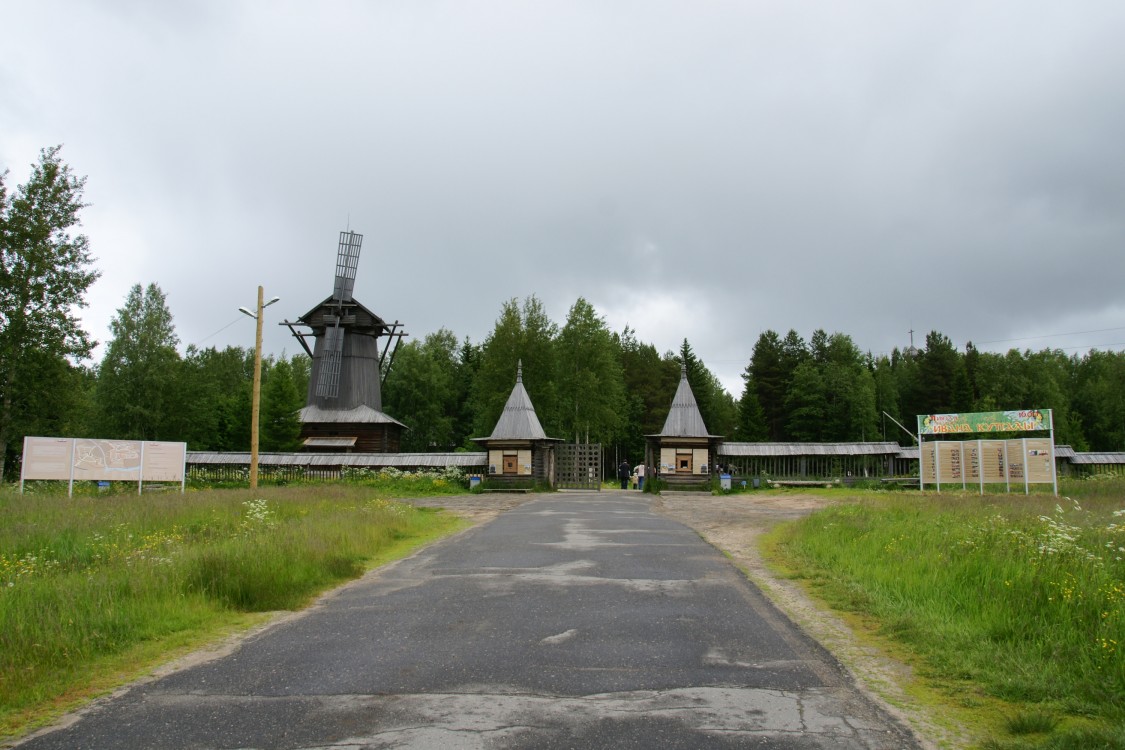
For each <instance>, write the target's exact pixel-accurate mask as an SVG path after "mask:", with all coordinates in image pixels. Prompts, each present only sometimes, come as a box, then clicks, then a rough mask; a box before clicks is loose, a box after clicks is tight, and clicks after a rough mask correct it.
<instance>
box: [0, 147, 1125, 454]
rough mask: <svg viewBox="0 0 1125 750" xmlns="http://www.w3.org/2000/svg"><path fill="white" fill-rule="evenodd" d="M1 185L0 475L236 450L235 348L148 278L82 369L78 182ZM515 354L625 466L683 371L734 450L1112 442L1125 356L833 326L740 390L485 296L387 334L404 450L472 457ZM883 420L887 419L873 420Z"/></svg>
mask: <svg viewBox="0 0 1125 750" xmlns="http://www.w3.org/2000/svg"><path fill="white" fill-rule="evenodd" d="M6 176H7V173H6V172H5V173H3V174H0V254H2V267H0V473H3V471H4V464H3V462H5V461H10V459H12V458H14V457H16V456H17V455H18V451H19V448H20V447H21V445H22V438H23V436H24V435H79V436H83V435H84V436H98V437H114V438H120V439H146V440H174V441H184V442H187V443H188V447H189V449H191V450H215V451H240V450H247V449H248V447H249V442H250V400H251V381H252V374H253V350H252V349H249V348H242V347H227V348H225V349H221V350H220V349H216V348H214V347H210V348H203V349H201V348H198V347H195V346H189V347H187V348H186V350H184V351H183V353H181V352H180V342H179V339H178V337H177V335H176V332H175V326H174V322H173V316H172V313H171V311H170V310H169V309H168V306H167V301H166V299H165V296H164V293H163V292H162V291H161V289H160V288H159V286H158V285H156V284H149V285H148V286H147V287H142V286H141V285H136V286H134V287H133V288H132V289H131V290H130V291H129V293H128V295H127V296H126V299H125V300H124V303H123V304H122V306H121V308H119V309H118V310H117V314H116V316H115V317H114V319H113V321H112V323H111V326H110V332H111V334H112V338H111V339H110V341H108V342H107V344H106V347H105V350H104V355H103V357H102V359H101V361H100V362H97V363H89V362H88V359H89V356H90V353H91V351H92V349H93V347H94V342H93V340H92V339H91V337H90V336H89V334H88V333H87V332H86V331H84V330H83V329H82V327H81V324H80V321H79V320H78V318H77V317H76V315H75V310H77V309H80V308H81V307H82V306H84V304H85V293H86V290H87V289H88V288H89V286H90V285H91V284H92V283H93V282H94V280H96V279H97V278H98V275H99V272H98V271H97V270H96V269H94V268H93V258H92V255H91V253H90V251H89V247H88V241H87V239H86V237H85V236H83V235H81V234H78V233H76V232H75V229H76V227H77V226H78V213H79V211H80V210H81V208H83V207H84V204H83V202H82V191H83V188H84V185H85V178H79V177H76V176H75V175H74V174H73V173H72V171H71V169H70V167H69V166H67V165H66V164H65V163H64V162H62V160H61V159H60V157H59V149H58V147H55V148H51V149H44V151H43V152H42V153H41V154H40V159H39V162H38V164H36V165H34V166H33V170H32V174H31V176H30V178H29V180H28V181H27V183H25V184H24V185H20V186H18V187H17V188H16V189H15V190H14V191H13V194H12V195H11V196H9V195H8V194H7V191H6V188H5V178H6ZM519 363H522V367H523V382H524V386H525V387H526V389H527V391H528V394H529V395H530V397H531V399H532V402H533V403H534V405H535V408H536V413H537V415H538V417H539V420H540V422H541V423H542V424H543V427H544V429H545V430H546V432H547V434H548V435H550V436H551V437H558V438H562V439H565V440H568V441H581V442H587V441H588V442H591V443H594V442H597V443H605V444H613V445H617V446H618V447H619V448H620V449H621V450H622V451H624V452H625V454H626V455H630V456H636V457H639V456H640V455H641V451H643V447H644V442H645V436H646V435H651V434H656V433H658V432H659V431H660V429H661V427H662V426H663V424H664V420H665V418H666V416H667V414H668V409H669V407H670V405H671V401H672V397H673V395H674V393H675V390H676V387H677V385H678V382H679V380H680V373H681V368H686V372H687V377H688V380H689V382H690V384H691V386H692V391H693V392H694V394H695V397H696V400H697V401H698V403H699V409H700V412H701V414H702V416H703V419H704V423H705V424H706V425H707V427H708V430H709V431H710V432H711V433H712V434H715V435H723V436H725V437H727V438H728V439H733V440H742V441H802V442H838V441H862V440H882V439H889V440H896V441H898V442H901V443H903V444H909V443H910V442H911V438H910V436H909V435H907V434H906V432H905V431H904V430H903V429H902V428H900V427H898V426H896V425H894V421H897V422H899V423H901V424H902V425H904V426H905V427H906V428H908V429H910V430H913V428H914V426H915V415H917V414H930V413H948V412H965V411H994V410H1004V409H1016V408H1049V409H1052V410H1054V416H1055V426H1056V439H1057V440H1058V441H1059V442H1062V443H1069V444H1071V445H1073V446H1074V447H1075V448H1076V449H1078V450H1104V451H1110V450H1122V449H1123V448H1125V353H1122V352H1101V351H1090V352H1087V353H1085V354H1081V355H1079V354H1074V355H1066V354H1064V353H1063V352H1062V351H1060V350H1057V349H1054V350H1052V349H1045V350H1042V351H1039V352H1032V351H1030V350H1027V351H1023V352H1021V351H1018V350H1014V349H1013V350H1011V351H1009V352H1007V353H1006V354H997V353H989V352H981V351H979V350H978V349H977V348H976V347H974V346H973V345H972V344H971V343H968V344H966V345H965V347H964V349H963V350H959V349H958V348H957V347H955V346H954V344H953V342H952V341H951V340H950V339H949V338H948V337H947V336H945V335H943V334H941V333H939V332H937V331H934V332H931V333H930V334H929V335H928V336H927V337H926V342H925V346H924V347H923V348H922V349H919V350H914V349H913V348H910V349H906V350H902V351H900V350H898V349H896V350H894V351H893V352H891V353H890V354H881V355H877V356H876V355H873V354H871V353H870V352H867V353H865V352H863V351H861V350H860V349H859V347H858V346H857V345H856V344H855V342H854V341H853V340H852V338H851V337H850V336H848V335H846V334H843V333H832V334H829V333H827V332H826V331H824V330H817V331H814V332H813V333H812V334H811V336H810V338H809V339H808V340H807V341H806V340H805V339H804V338H802V337H801V336H800V335H799V334H798V333H797V332H796V331H792V330H791V331H789V332H787V333H786V335H785V336H784V337H782V336H780V335H779V334H778V333H777V332H775V331H765V332H763V333H761V334H760V335H759V336H758V339H757V341H756V342H755V344H754V347H753V351H752V354H751V356H750V359H749V362H748V363H747V365H746V368H745V370H744V372H743V376H742V378H743V389H742V393H741V394H740V395H739V398H738V399H737V400H736V399H735V398H734V396H732V395H731V394H730V393H728V392H727V391H726V390H725V389H724V388H723V387H722V385H721V383H720V382H719V380H718V378H716V377H715V375H714V373H712V372H711V371H710V370H709V369H708V368H707V367H706V365H705V364H704V363H703V362H701V361H700V360H699V358H698V357H697V356H696V355H695V353H694V351H693V349H692V347H691V344H690V342H689V341H688V340H687V339H684V340H683V342H682V343H681V345H680V347H679V349H678V350H677V351H665V352H663V353H661V352H659V351H658V350H657V349H656V348H655V346H653V345H652V344H650V343H646V342H643V341H640V340H639V339H638V338H637V336H636V333H635V331H633V330H632V329H630V328H626V329H625V330H623V331H619V332H618V331H611V330H610V329H609V328H608V326H607V324H606V321H605V319H604V318H603V317H601V316H600V315H598V313H597V311H596V310H595V308H594V307H593V305H591V304H590V303H589V302H588V301H587V300H585V299H583V298H579V299H578V300H576V301H575V303H574V305H573V306H572V307H571V308H570V310H569V311H568V313H567V315H566V319H565V320H564V321H562V322H561V325H560V324H559V323H557V322H555V321H553V320H551V319H550V317H549V316H548V315H547V313H546V311H545V309H544V307H543V304H542V302H540V300H539V299H538V298H537V297H535V296H529V297H527V298H525V299H524V300H522V302H521V301H519V300H516V299H511V300H508V301H506V302H504V303H503V304H502V305H501V308H500V313H499V316H498V317H497V319H496V323H495V325H494V327H493V329H492V331H491V332H490V333H489V334H488V335H487V336H486V337H485V339H484V340H483V341H481V342H479V343H474V342H472V341H471V340H469V339H468V338H467V337H466V338H463V339H462V338H459V337H458V336H457V335H456V334H455V333H454V332H452V331H450V330H447V329H441V330H439V331H436V332H433V333H430V334H428V335H426V336H424V337H423V338H421V339H414V340H411V341H408V342H405V343H404V344H403V345H402V346H401V347H400V348H399V350H398V353H397V356H396V358H395V361H394V365H393V367H392V368H390V370H389V371H388V372H387V373H386V380H385V383H384V389H383V411H385V412H386V413H388V414H390V415H391V416H393V417H394V418H396V419H398V420H399V421H401V422H403V423H404V424H406V425H407V426H408V427H409V429H408V430H407V431H406V433H405V434H404V435H403V440H402V450H403V451H453V450H462V449H469V450H475V449H476V448H477V446H476V444H475V443H473V442H472V440H471V439H472V438H474V437H487V436H488V435H489V434H490V433H491V431H492V428H493V426H494V425H495V424H496V421H497V419H498V418H499V415H500V412H501V410H502V408H503V405H504V402H505V401H506V399H507V397H508V395H509V393H510V392H511V390H512V387H513V385H514V383H515V377H516V369H517V365H518V364H519ZM309 364H310V362H309V359H308V357H307V356H306V355H305V354H304V353H300V354H296V355H292V356H286V355H285V354H284V353H283V354H282V355H280V356H268V357H266V358H265V359H264V362H263V378H262V394H261V399H262V400H261V442H260V445H261V449H262V450H263V451H290V450H296V449H297V448H298V447H299V445H298V435H299V432H300V424H299V423H298V422H297V417H296V412H297V410H298V409H300V408H301V407H302V406H304V403H305V396H306V393H307V388H308V377H309ZM888 417H889V418H890V420H889V419H888Z"/></svg>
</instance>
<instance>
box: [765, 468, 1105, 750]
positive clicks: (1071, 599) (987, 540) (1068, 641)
mask: <svg viewBox="0 0 1125 750" xmlns="http://www.w3.org/2000/svg"><path fill="white" fill-rule="evenodd" d="M1061 492H1063V493H1066V494H1068V495H1069V498H1059V499H1057V500H1056V498H1054V497H1051V496H1042V495H1033V496H1031V497H1025V496H1023V495H1013V496H985V497H983V498H982V497H979V496H976V495H970V494H966V495H937V494H934V493H917V492H913V493H909V494H888V493H878V494H877V495H872V496H868V497H861V498H858V499H855V500H851V501H848V502H845V503H842V504H839V505H835V506H833V507H830V508H827V509H825V510H823V511H820V512H818V513H815V514H813V515H812V516H809V517H807V518H805V519H802V520H800V521H795V522H792V523H789V524H785V525H782V526H779V527H777V528H776V529H775V530H774V531H773V532H772V534H771V535H770V537H769V539H768V541H767V543H766V545H765V548H766V553H767V555H770V556H772V558H773V560H774V561H775V562H776V563H778V564H780V565H781V566H782V567H783V568H784V569H785V570H787V571H789V573H788V574H789V575H790V576H791V577H794V578H798V579H802V580H803V582H804V583H805V584H806V585H807V587H808V588H809V589H810V590H811V592H812V593H814V594H815V595H817V596H818V597H819V598H821V599H823V600H824V601H825V602H827V603H828V604H830V605H831V606H833V607H834V608H837V609H839V610H841V611H843V612H846V613H850V614H851V615H853V616H858V617H859V618H862V619H863V620H865V621H868V622H871V623H875V624H876V625H877V629H876V637H878V638H881V639H884V640H886V641H888V642H891V643H893V644H894V645H895V650H896V651H898V650H900V649H901V648H903V647H905V648H906V649H908V650H909V652H910V653H912V654H914V655H916V657H917V663H916V664H915V665H914V666H915V668H916V671H917V672H918V673H919V674H920V675H921V676H922V678H923V680H924V682H926V683H927V684H928V685H929V686H930V687H931V688H932V689H934V690H936V691H938V692H939V693H943V694H944V695H945V696H946V698H947V700H946V705H947V706H955V708H956V710H957V711H958V712H960V713H962V714H963V715H964V716H965V717H966V718H967V719H968V721H966V722H965V723H967V724H968V725H970V726H973V727H976V728H977V729H978V730H979V735H978V741H979V742H980V743H982V744H981V746H982V747H988V748H1013V749H1014V748H1068V747H1084V748H1103V747H1104V748H1125V562H1123V558H1125V510H1123V509H1125V484H1123V483H1122V482H1120V481H1117V482H1100V483H1090V482H1068V483H1064V485H1063V487H1062V488H1061Z"/></svg>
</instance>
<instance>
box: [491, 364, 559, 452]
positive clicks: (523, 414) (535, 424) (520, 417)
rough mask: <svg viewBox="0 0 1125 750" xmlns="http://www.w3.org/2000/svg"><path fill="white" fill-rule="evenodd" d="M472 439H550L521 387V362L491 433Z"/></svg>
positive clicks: (525, 391) (529, 398)
mask: <svg viewBox="0 0 1125 750" xmlns="http://www.w3.org/2000/svg"><path fill="white" fill-rule="evenodd" d="M473 439H474V440H550V438H548V437H547V433H546V432H544V431H543V426H542V425H541V424H539V417H538V416H536V414H535V407H534V406H532V405H531V397H530V396H528V395H527V389H525V388H524V387H523V364H522V363H521V364H520V365H519V367H518V368H517V370H516V384H515V386H514V387H513V388H512V393H511V395H509V396H508V402H507V403H506V404H504V411H503V412H501V413H500V419H499V420H498V421H497V422H496V427H495V428H493V430H492V434H491V435H489V436H488V437H486V438H473Z"/></svg>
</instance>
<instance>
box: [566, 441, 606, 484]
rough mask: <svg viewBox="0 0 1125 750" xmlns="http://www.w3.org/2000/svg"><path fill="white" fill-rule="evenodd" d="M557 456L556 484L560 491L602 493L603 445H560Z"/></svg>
mask: <svg viewBox="0 0 1125 750" xmlns="http://www.w3.org/2000/svg"><path fill="white" fill-rule="evenodd" d="M555 456H556V463H555V470H556V471H555V484H556V486H557V487H558V488H559V489H560V490H598V491H599V492H600V491H601V489H602V446H601V443H560V444H559V445H557V446H555Z"/></svg>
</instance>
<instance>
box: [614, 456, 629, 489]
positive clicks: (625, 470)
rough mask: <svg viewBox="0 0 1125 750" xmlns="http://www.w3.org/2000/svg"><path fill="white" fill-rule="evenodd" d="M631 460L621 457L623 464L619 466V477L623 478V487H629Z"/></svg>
mask: <svg viewBox="0 0 1125 750" xmlns="http://www.w3.org/2000/svg"><path fill="white" fill-rule="evenodd" d="M629 476H630V469H629V462H628V461H627V460H626V459H624V458H623V459H621V465H620V466H618V467H617V478H618V479H620V480H621V489H623V490H627V489H629Z"/></svg>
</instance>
